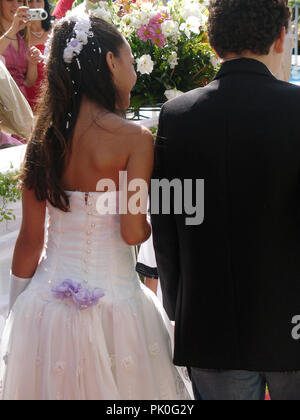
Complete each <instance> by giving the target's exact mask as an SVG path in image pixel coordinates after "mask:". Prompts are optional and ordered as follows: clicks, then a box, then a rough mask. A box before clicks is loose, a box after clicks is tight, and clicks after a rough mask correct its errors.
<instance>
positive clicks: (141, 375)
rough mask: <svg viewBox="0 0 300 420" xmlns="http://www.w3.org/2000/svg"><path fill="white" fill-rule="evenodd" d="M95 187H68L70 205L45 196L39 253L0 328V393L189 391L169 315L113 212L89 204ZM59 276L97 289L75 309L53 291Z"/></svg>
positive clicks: (164, 395)
mask: <svg viewBox="0 0 300 420" xmlns="http://www.w3.org/2000/svg"><path fill="white" fill-rule="evenodd" d="M113 194H115V196H116V198H117V197H118V193H113ZM100 195H101V193H89V194H88V195H86V194H85V193H81V192H72V193H70V206H71V212H69V213H64V212H62V211H60V210H58V209H55V208H53V207H52V206H51V205H48V212H49V225H48V239H47V243H46V246H45V255H44V257H43V259H42V261H41V263H40V264H39V266H38V268H37V271H36V273H35V275H34V278H33V280H32V282H31V284H30V285H29V287H28V288H27V289H26V290H25V291H24V292H23V293H22V294H21V295H20V296H19V297H18V299H17V301H16V303H15V305H14V307H13V310H12V311H11V313H10V316H9V317H8V319H7V322H6V325H5V328H4V332H3V335H2V340H1V347H0V399H3V400H55V399H59V400H160V399H162V400H182V399H190V394H189V392H188V389H187V387H186V382H185V378H184V377H183V376H182V374H180V373H179V372H180V370H179V369H178V368H176V367H175V366H174V365H173V362H172V335H173V327H172V324H171V323H170V321H169V319H168V317H167V315H166V313H165V311H164V309H163V308H162V306H161V304H160V303H159V301H158V300H157V299H156V297H155V295H154V294H153V293H152V292H151V291H150V290H148V289H147V288H146V287H145V286H144V285H143V284H142V283H141V282H140V280H139V278H138V275H137V273H136V272H135V264H134V256H133V248H132V247H130V246H128V245H127V244H126V243H125V242H124V241H123V240H122V237H121V235H120V216H119V215H118V214H116V215H102V216H101V215H100V214H99V213H98V212H97V208H96V204H97V200H98V198H99V197H100ZM66 279H68V281H69V282H70V281H71V282H74V283H76V284H78V283H80V285H81V286H82V287H83V288H84V289H85V290H86V289H88V290H89V291H93V290H94V289H98V288H100V289H102V291H103V294H104V296H103V297H100V298H99V301H98V303H97V302H96V303H95V304H94V305H93V306H90V307H87V308H84V309H83V308H82V307H81V308H79V307H78V306H77V305H76V304H75V301H74V300H72V298H71V297H66V298H65V299H58V298H57V295H55V294H54V293H53V290H55V289H56V290H57V287H58V286H59V285H61V284H62V282H64V281H65V280H66Z"/></svg>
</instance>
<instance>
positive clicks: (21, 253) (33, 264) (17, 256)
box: [12, 188, 46, 279]
mask: <svg viewBox="0 0 300 420" xmlns="http://www.w3.org/2000/svg"><path fill="white" fill-rule="evenodd" d="M22 209H23V218H22V225H21V229H20V233H19V236H18V239H17V242H16V245H15V251H14V257H13V263H12V274H13V275H15V276H17V277H20V278H24V279H28V278H32V277H33V275H34V273H35V271H36V269H37V266H38V263H39V260H40V258H41V255H42V251H43V247H44V232H45V216H46V203H45V202H39V201H38V200H37V199H36V197H35V193H34V191H32V190H28V189H26V188H25V189H24V191H23V195H22Z"/></svg>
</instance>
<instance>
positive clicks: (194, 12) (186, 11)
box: [181, 2, 202, 20]
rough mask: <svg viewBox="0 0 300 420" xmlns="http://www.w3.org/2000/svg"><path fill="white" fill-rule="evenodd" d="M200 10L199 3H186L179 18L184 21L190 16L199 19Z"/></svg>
mask: <svg viewBox="0 0 300 420" xmlns="http://www.w3.org/2000/svg"><path fill="white" fill-rule="evenodd" d="M201 15H202V13H201V8H200V4H199V3H195V2H188V3H186V4H185V5H184V7H183V9H182V12H181V16H182V17H183V19H184V20H187V19H188V18H189V17H190V16H194V17H197V18H199V19H200V18H201Z"/></svg>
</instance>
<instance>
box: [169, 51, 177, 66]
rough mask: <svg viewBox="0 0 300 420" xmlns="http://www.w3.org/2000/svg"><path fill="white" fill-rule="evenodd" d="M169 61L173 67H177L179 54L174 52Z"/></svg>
mask: <svg viewBox="0 0 300 420" xmlns="http://www.w3.org/2000/svg"><path fill="white" fill-rule="evenodd" d="M168 63H169V64H170V67H171V69H175V67H176V66H177V64H178V55H177V53H176V52H173V53H172V54H171V55H170V57H169V59H168Z"/></svg>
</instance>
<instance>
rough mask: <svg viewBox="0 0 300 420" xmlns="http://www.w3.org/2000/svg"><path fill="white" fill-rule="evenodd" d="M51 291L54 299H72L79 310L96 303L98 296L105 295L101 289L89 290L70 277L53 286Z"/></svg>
mask: <svg viewBox="0 0 300 420" xmlns="http://www.w3.org/2000/svg"><path fill="white" fill-rule="evenodd" d="M52 293H53V295H54V297H55V298H56V299H60V300H64V299H68V298H70V299H72V301H73V303H74V304H75V305H76V307H77V308H78V309H80V310H83V309H87V308H90V307H92V306H95V305H97V304H98V302H99V300H100V298H102V297H103V296H105V293H104V292H103V290H102V289H99V288H96V289H93V290H89V289H87V288H85V287H83V286H82V285H81V284H80V283H75V282H74V281H73V280H70V279H66V280H64V281H63V282H62V283H61V284H59V285H58V286H56V287H54V288H53V289H52Z"/></svg>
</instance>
